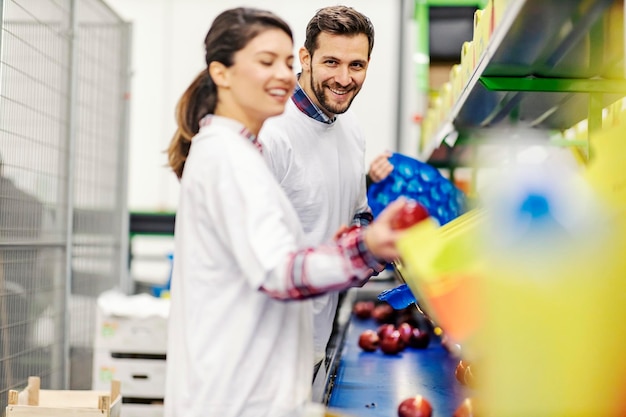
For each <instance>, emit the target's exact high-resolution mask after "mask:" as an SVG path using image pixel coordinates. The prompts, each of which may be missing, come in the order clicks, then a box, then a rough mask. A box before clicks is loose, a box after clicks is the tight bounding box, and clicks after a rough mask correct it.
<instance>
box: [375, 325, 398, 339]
mask: <svg viewBox="0 0 626 417" xmlns="http://www.w3.org/2000/svg"><path fill="white" fill-rule="evenodd" d="M394 330H396V328H395V327H394V325H393V324H389V323H386V324H381V325H380V326H378V329H376V333H378V337H380V340H382V339H384V338H385V336H387V335H389V334H391V332H393V331H394Z"/></svg>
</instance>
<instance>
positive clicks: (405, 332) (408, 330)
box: [398, 323, 413, 345]
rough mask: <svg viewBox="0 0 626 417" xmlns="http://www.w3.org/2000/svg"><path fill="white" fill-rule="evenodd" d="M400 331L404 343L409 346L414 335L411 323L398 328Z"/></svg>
mask: <svg viewBox="0 0 626 417" xmlns="http://www.w3.org/2000/svg"><path fill="white" fill-rule="evenodd" d="M398 331H399V332H400V338H401V339H402V342H403V343H404V344H405V345H408V344H409V341H410V340H411V335H412V334H413V327H411V325H410V324H409V323H402V324H400V325H399V326H398Z"/></svg>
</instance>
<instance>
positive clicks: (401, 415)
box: [398, 395, 433, 417]
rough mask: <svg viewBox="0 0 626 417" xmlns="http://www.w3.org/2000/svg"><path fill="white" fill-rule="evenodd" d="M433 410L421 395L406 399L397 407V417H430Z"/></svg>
mask: <svg viewBox="0 0 626 417" xmlns="http://www.w3.org/2000/svg"><path fill="white" fill-rule="evenodd" d="M432 415H433V408H432V406H431V405H430V403H429V402H428V401H427V400H426V399H425V398H424V397H422V396H421V395H416V396H415V397H411V398H407V399H406V400H404V401H402V402H401V403H400V405H399V406H398V417H431V416H432Z"/></svg>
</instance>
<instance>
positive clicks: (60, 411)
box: [6, 376, 122, 417]
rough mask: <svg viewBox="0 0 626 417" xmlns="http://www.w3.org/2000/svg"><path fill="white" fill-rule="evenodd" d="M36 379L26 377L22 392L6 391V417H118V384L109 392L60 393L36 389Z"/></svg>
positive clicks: (112, 383)
mask: <svg viewBox="0 0 626 417" xmlns="http://www.w3.org/2000/svg"><path fill="white" fill-rule="evenodd" d="M39 386H40V380H39V377H34V376H31V377H30V378H28V386H27V387H26V388H25V389H24V390H22V391H19V392H18V391H15V390H11V391H9V405H8V406H7V408H6V417H67V416H73V417H96V416H98V417H120V409H121V406H122V397H121V395H120V382H119V381H112V382H111V391H110V392H107V391H67V390H65V391H61V390H41V389H39Z"/></svg>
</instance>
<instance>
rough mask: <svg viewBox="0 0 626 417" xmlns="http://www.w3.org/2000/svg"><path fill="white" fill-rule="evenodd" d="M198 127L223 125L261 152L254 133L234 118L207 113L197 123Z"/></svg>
mask: <svg viewBox="0 0 626 417" xmlns="http://www.w3.org/2000/svg"><path fill="white" fill-rule="evenodd" d="M199 125H200V127H205V126H209V125H216V126H225V127H228V128H229V129H232V130H234V131H236V132H237V133H239V135H241V136H242V137H243V138H245V139H248V140H249V141H250V142H252V144H253V145H254V146H256V147H257V149H258V150H259V152H261V153H263V145H261V142H259V141H258V139H257V137H256V135H255V134H254V133H252V132H250V131H249V130H248V128H247V127H245V126H244V125H243V124H241V123H239V122H238V121H236V120H234V119H229V118H228V117H222V116H216V115H214V114H207V115H206V116H204V117H203V118H202V119H201V120H200V123H199Z"/></svg>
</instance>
